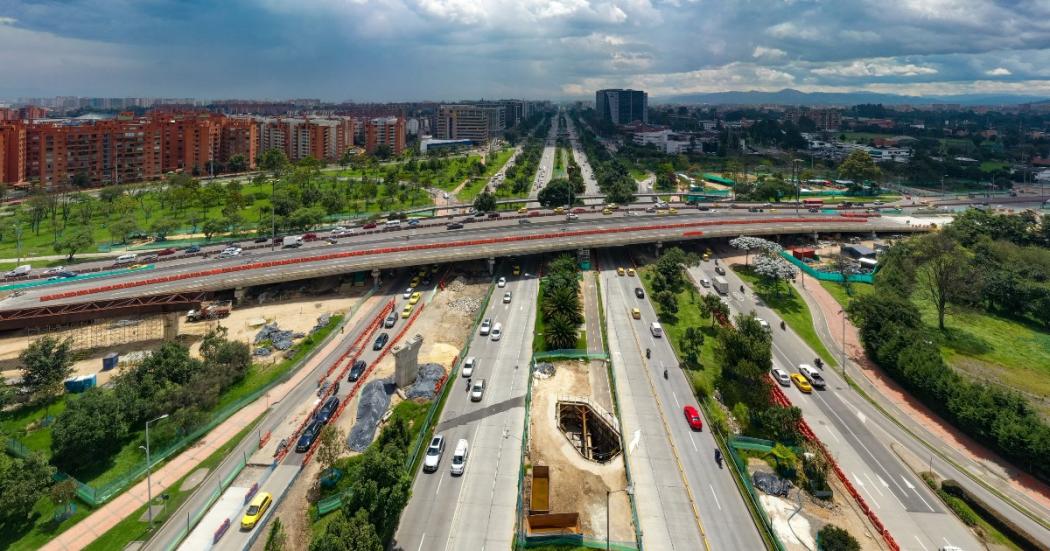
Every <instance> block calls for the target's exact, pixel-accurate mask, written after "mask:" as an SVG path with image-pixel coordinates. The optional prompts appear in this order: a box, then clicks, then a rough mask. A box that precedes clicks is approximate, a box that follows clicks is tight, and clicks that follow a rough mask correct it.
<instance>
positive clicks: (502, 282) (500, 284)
mask: <svg viewBox="0 0 1050 551" xmlns="http://www.w3.org/2000/svg"><path fill="white" fill-rule="evenodd" d="M506 286H507V278H505V277H501V278H499V281H497V282H496V287H500V288H503V287H506Z"/></svg>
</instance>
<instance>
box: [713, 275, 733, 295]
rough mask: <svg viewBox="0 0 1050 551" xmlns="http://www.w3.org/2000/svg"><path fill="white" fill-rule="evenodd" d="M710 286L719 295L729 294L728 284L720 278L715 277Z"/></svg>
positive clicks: (724, 279)
mask: <svg viewBox="0 0 1050 551" xmlns="http://www.w3.org/2000/svg"><path fill="white" fill-rule="evenodd" d="M711 286H712V287H714V288H715V290H716V291H718V293H719V294H722V295H728V294H729V282H728V281H726V278H724V277H722V276H715V279H714V281H712V282H711Z"/></svg>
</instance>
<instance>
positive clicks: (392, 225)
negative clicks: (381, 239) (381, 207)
mask: <svg viewBox="0 0 1050 551" xmlns="http://www.w3.org/2000/svg"><path fill="white" fill-rule="evenodd" d="M385 225H386V227H388V228H400V227H401V220H397V219H394V220H387V221H386V224H385Z"/></svg>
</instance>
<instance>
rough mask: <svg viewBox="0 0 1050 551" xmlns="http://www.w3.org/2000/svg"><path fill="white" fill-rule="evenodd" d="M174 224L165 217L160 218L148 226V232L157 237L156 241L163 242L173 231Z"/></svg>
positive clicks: (172, 220) (173, 221)
mask: <svg viewBox="0 0 1050 551" xmlns="http://www.w3.org/2000/svg"><path fill="white" fill-rule="evenodd" d="M175 228H176V222H175V220H174V219H172V218H169V217H167V216H160V217H158V218H157V219H156V220H154V221H153V223H151V224H150V227H149V229H150V231H151V232H153V235H155V236H156V237H157V241H165V240H166V239H167V238H168V234H170V233H171V232H173V231H175Z"/></svg>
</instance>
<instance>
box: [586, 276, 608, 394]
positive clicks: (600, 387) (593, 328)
mask: <svg viewBox="0 0 1050 551" xmlns="http://www.w3.org/2000/svg"><path fill="white" fill-rule="evenodd" d="M597 277H598V273H597V272H595V271H593V270H586V271H584V272H583V317H584V327H585V328H586V329H587V352H588V353H590V354H602V353H604V352H605V345H604V343H603V342H602V324H601V316H599V315H598V284H597V282H596V279H597ZM587 372H588V373H589V374H590V379H591V388H592V389H593V393H592V395H593V396H594V398H595V400H596V401H597V402H598V405H600V406H602V407H603V408H605V411H614V410H613V403H612V388H611V387H610V385H609V370H608V369H606V368H605V362H604V361H602V360H591V362H590V369H588V370H587Z"/></svg>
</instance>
